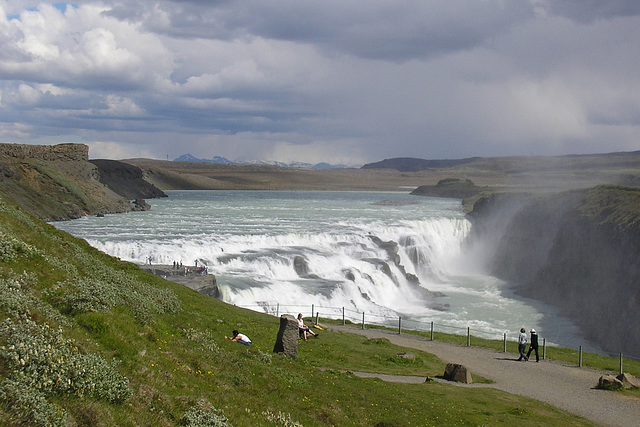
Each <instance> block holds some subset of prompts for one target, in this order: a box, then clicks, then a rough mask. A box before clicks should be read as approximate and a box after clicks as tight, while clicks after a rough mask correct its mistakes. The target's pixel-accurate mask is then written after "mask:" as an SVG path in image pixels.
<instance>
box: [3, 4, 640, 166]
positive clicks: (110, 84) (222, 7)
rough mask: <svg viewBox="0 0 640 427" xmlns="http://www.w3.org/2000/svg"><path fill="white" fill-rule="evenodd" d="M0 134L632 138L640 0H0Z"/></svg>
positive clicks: (234, 144) (488, 148)
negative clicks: (61, 0) (66, 0)
mask: <svg viewBox="0 0 640 427" xmlns="http://www.w3.org/2000/svg"><path fill="white" fill-rule="evenodd" d="M0 142H4V143H21V144H41V145H49V144H57V143H65V142H73V143H83V144H87V145H89V155H90V157H91V158H106V159H126V158H135V157H146V158H155V159H165V160H166V159H169V160H172V159H175V158H177V157H178V156H180V155H182V154H187V153H188V154H191V155H193V156H195V157H200V158H212V157H214V156H222V157H226V158H228V159H230V160H238V161H240V160H245V161H249V160H258V159H260V160H273V161H281V162H293V161H299V162H308V163H319V162H327V163H333V164H349V165H360V164H365V163H370V162H375V161H380V160H383V159H388V158H394V157H416V158H423V159H460V158H467V157H475V156H480V157H494V156H513V155H526V156H530V155H536V156H537V155H542V156H552V155H564V154H591V153H606V152H614V151H635V150H640V1H638V0H607V1H602V0H351V1H349V0H346V1H345V0H323V1H312V0H269V1H264V0H164V1H146V0H145V1H140V0H135V1H133V0H132V1H129V0H113V1H111V0H105V1H76V2H74V3H69V4H65V3H46V2H44V3H37V2H33V1H29V0H24V1H23V0H15V1H13V0H10V1H6V0H0Z"/></svg>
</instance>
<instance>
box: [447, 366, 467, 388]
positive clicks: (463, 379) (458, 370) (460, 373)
mask: <svg viewBox="0 0 640 427" xmlns="http://www.w3.org/2000/svg"><path fill="white" fill-rule="evenodd" d="M444 379H445V380H447V381H455V382H457V383H465V384H471V383H472V382H473V380H472V379H471V371H469V370H468V369H467V367H466V366H464V365H459V364H457V363H447V366H446V367H445V369H444Z"/></svg>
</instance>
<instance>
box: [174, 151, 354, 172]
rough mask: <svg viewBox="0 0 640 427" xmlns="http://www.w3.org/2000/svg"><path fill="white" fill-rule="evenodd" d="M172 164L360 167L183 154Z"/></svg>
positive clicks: (326, 167) (315, 167)
mask: <svg viewBox="0 0 640 427" xmlns="http://www.w3.org/2000/svg"><path fill="white" fill-rule="evenodd" d="M173 161H174V162H203V163H218V164H221V165H236V164H242V165H267V166H280V167H284V168H311V169H352V168H359V167H360V166H353V165H332V164H329V163H316V164H312V163H304V162H291V163H283V162H276V161H267V160H250V161H232V160H229V159H227V158H224V157H220V156H213V157H212V158H211V159H200V158H198V157H195V156H192V155H191V154H183V155H182V156H180V157H178V158H176V159H173Z"/></svg>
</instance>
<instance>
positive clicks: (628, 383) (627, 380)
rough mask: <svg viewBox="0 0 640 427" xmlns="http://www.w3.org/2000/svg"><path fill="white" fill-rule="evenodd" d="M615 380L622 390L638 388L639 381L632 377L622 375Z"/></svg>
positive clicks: (639, 386) (639, 385)
mask: <svg viewBox="0 0 640 427" xmlns="http://www.w3.org/2000/svg"><path fill="white" fill-rule="evenodd" d="M616 378H617V379H618V380H619V381H621V382H622V385H623V386H624V388H640V380H638V378H636V377H634V376H633V375H630V374H625V373H622V374H620V375H618V376H617V377H616Z"/></svg>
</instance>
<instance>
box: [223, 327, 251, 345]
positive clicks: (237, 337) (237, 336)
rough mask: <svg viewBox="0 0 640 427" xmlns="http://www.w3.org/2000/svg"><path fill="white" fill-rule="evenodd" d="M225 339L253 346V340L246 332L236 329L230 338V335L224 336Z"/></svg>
mask: <svg viewBox="0 0 640 427" xmlns="http://www.w3.org/2000/svg"><path fill="white" fill-rule="evenodd" d="M224 339H226V340H231V341H233V342H237V343H238V344H243V345H246V346H248V347H251V340H250V339H249V337H248V336H246V335H245V334H241V333H240V332H238V331H237V330H236V329H234V330H233V336H232V337H231V338H229V337H228V336H226V335H225V336H224Z"/></svg>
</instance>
